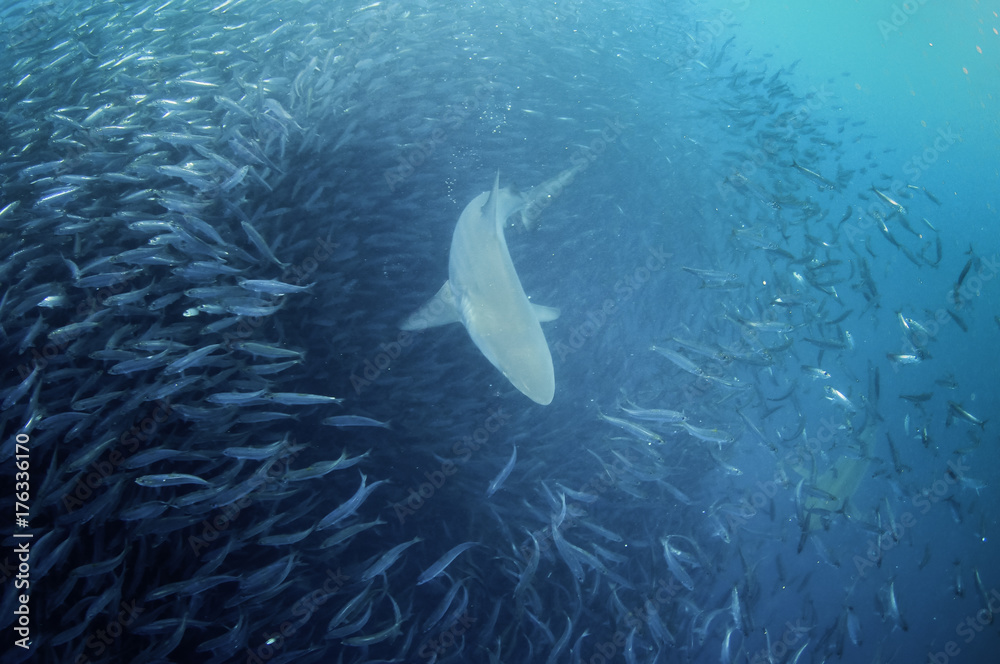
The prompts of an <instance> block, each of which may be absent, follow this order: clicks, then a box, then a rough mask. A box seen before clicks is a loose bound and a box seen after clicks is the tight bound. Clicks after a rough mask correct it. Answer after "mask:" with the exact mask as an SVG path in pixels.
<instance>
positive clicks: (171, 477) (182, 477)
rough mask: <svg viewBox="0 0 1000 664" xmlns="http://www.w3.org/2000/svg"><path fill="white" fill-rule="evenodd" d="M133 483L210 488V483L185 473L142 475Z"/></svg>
mask: <svg viewBox="0 0 1000 664" xmlns="http://www.w3.org/2000/svg"><path fill="white" fill-rule="evenodd" d="M135 483H136V484H138V485H139V486H149V487H163V486H179V485H182V484H198V485H199V486H212V483H211V482H209V481H207V480H203V479H202V478H200V477H196V476H194V475H188V474H186V473H167V474H165V475H143V476H142V477H137V478H136V479H135Z"/></svg>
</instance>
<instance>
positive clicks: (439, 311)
mask: <svg viewBox="0 0 1000 664" xmlns="http://www.w3.org/2000/svg"><path fill="white" fill-rule="evenodd" d="M461 321H462V317H461V315H460V314H459V311H458V305H457V304H456V302H455V294H454V293H453V292H452V290H451V282H450V281H446V282H444V286H442V287H441V290H439V291H438V292H437V294H436V295H435V296H434V297H432V298H431V299H430V300H428V301H427V303H426V304H424V306H422V307H420V308H419V309H417V311H416V312H414V313H413V314H412V315H411V316H410V317H409V318H407V319H406V320H404V321H403V322H402V324H401V325H400V326H399V328H400V329H401V330H425V329H427V328H428V327H437V326H438V325H447V324H448V323H459V322H461Z"/></svg>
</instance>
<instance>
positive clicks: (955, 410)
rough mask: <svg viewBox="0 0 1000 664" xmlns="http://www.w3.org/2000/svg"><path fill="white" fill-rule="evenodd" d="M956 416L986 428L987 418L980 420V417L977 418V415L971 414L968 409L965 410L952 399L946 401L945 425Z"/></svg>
mask: <svg viewBox="0 0 1000 664" xmlns="http://www.w3.org/2000/svg"><path fill="white" fill-rule="evenodd" d="M956 417H957V418H958V419H960V420H965V421H966V422H971V423H972V424H975V425H976V426H977V427H979V428H980V429H985V428H986V422H987V421H988V420H981V419H979V418H978V417H976V416H975V415H973V414H972V413H970V412H969V411H967V410H965V408H963V407H962V406H961V405H960V404H957V403H955V402H954V401H949V402H948V419H947V420H946V421H945V425H948V424H951V421H952V420H953V419H955V418H956Z"/></svg>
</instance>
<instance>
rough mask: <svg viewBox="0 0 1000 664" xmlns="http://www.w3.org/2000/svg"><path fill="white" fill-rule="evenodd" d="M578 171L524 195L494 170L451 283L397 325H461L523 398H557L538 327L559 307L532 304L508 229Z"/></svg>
mask: <svg viewBox="0 0 1000 664" xmlns="http://www.w3.org/2000/svg"><path fill="white" fill-rule="evenodd" d="M578 171H579V167H576V168H571V169H569V170H567V171H564V172H563V173H561V174H560V175H558V176H557V177H555V178H553V179H552V180H549V181H548V182H546V183H544V184H542V185H539V186H538V187H535V188H534V189H532V190H529V191H528V192H527V193H524V194H521V193H518V192H516V191H514V190H513V189H512V188H510V187H504V188H503V189H501V188H500V172H499V171H497V175H496V178H495V180H494V182H493V189H492V190H491V191H485V192H483V193H481V194H479V195H478V196H476V197H475V198H473V199H472V201H471V202H470V203H469V204H468V205H466V206H465V209H464V210H463V211H462V214H461V216H459V218H458V224H457V225H456V226H455V232H454V234H453V235H452V238H451V249H450V251H449V254H448V280H447V281H445V282H444V285H443V286H442V287H441V289H440V290H438V292H437V294H435V295H434V297H432V298H431V299H430V300H429V301H428V302H427V303H426V304H424V305H423V306H422V307H420V309H418V310H417V311H416V312H415V313H413V314H412V315H411V316H409V317H408V318H407V319H406V320H405V321H403V323H402V324H401V325H400V327H401V328H402V329H403V330H422V329H426V328H430V327H437V326H439V325H447V324H450V323H462V325H464V326H465V329H466V330H467V331H468V333H469V337H471V338H472V342H473V343H474V344H475V345H476V347H477V348H478V349H479V350H480V352H482V354H483V355H484V356H485V357H486V359H487V360H489V361H490V363H491V364H492V365H493V366H494V367H496V368H497V369H498V370H499V371H500V373H502V374H503V375H504V376H505V377H506V378H507V380H509V381H510V383H511V384H512V385H513V386H514V387H516V388H517V389H518V390H519V391H520V392H521V393H522V394H524V395H525V396H527V397H528V398H529V399H531V400H532V401H534V402H535V403H538V404H541V405H543V406H547V405H548V404H550V403H552V399H553V397H554V396H555V389H556V383H555V370H554V369H553V366H552V354H551V353H550V352H549V346H548V343H547V342H546V341H545V334H544V333H543V332H542V326H541V323H545V322H548V321H553V320H555V319H556V318H558V317H559V310H558V309H556V308H553V307H545V306H542V305H539V304H534V303H532V302H531V301H529V300H528V296H527V295H526V294H525V292H524V288H523V287H522V286H521V280H520V279H519V278H518V276H517V272H516V271H515V270H514V263H513V262H512V261H511V258H510V252H509V251H508V249H507V240H506V238H505V237H504V229H505V227H506V225H507V220H508V219H510V218H511V217H512V216H514V215H518V214H519V215H520V217H521V221H522V223H523V224H524V225H525V227H527V228H530V227H531V226H532V225H533V224H534V222H535V221H536V220H537V217H538V213H539V210H540V209H541V208H544V207H547V205H548V204H549V203H550V202H551V200H552V199H553V198H554V197H556V196H558V195H559V194H560V193H561V190H562V188H563V187H565V186H566V185H568V184H569V183H570V182H571V181H572V179H573V177H574V176H575V175H576V173H577V172H578Z"/></svg>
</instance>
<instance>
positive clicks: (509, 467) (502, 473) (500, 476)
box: [486, 445, 517, 498]
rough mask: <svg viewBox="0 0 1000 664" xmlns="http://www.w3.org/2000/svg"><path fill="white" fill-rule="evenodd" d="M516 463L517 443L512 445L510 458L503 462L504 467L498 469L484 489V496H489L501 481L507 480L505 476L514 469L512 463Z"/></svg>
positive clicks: (497, 488)
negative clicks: (512, 449) (498, 471)
mask: <svg viewBox="0 0 1000 664" xmlns="http://www.w3.org/2000/svg"><path fill="white" fill-rule="evenodd" d="M515 463H517V445H514V451H513V452H511V455H510V459H509V460H508V461H507V463H506V464H504V467H503V468H502V469H501V470H500V473H499V474H498V475H497V476H496V477H494V478H493V480H492V481H491V482H490V485H489V487H487V489H486V497H487V498H489V497H491V496H492V495H493V494H495V493H496V492H497V491H498V490H499V489H500V487H501V486H503V483H504V482H505V481H507V477H509V476H510V473H511V471H512V470H514V464H515Z"/></svg>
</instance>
